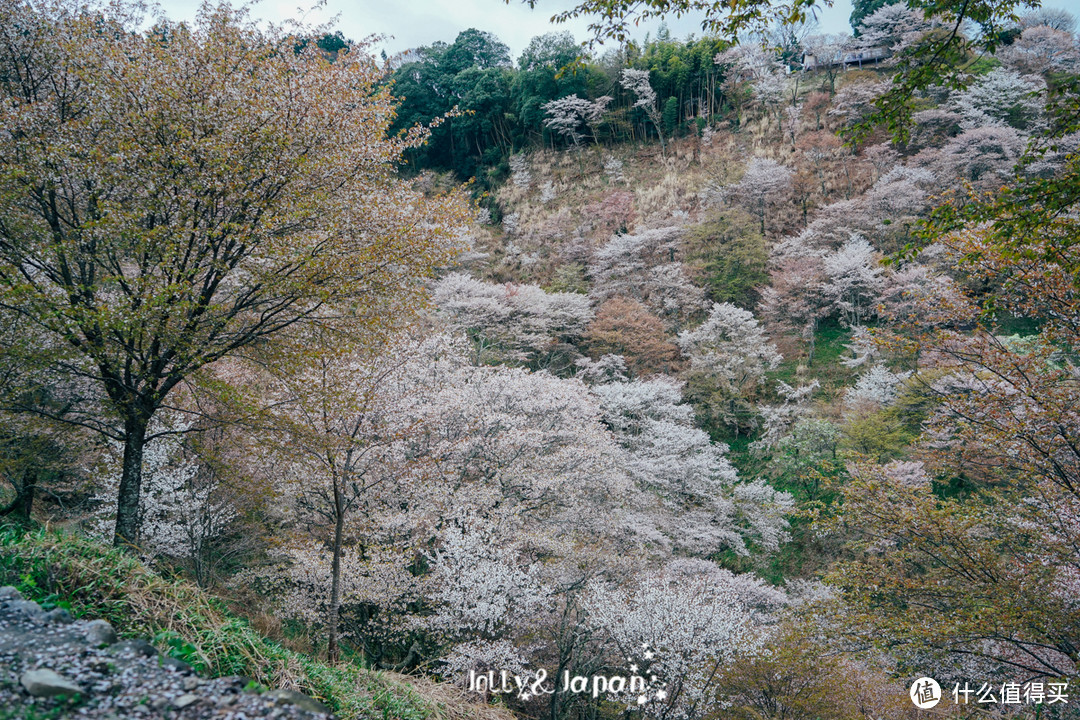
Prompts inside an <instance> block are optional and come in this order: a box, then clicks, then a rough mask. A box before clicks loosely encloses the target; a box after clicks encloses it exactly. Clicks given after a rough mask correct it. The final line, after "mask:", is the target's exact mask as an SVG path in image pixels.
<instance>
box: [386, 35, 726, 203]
mask: <svg viewBox="0 0 1080 720" xmlns="http://www.w3.org/2000/svg"><path fill="white" fill-rule="evenodd" d="M727 47H728V44H727V43H726V42H725V41H723V40H720V39H719V38H708V37H707V38H701V39H693V38H691V39H688V40H673V39H672V38H671V37H670V35H669V33H668V32H667V31H666V29H663V28H661V30H660V32H659V33H658V35H657V37H656V38H655V39H651V40H650V39H648V38H647V39H646V41H645V42H644V43H642V44H637V43H628V44H626V45H624V46H623V47H621V48H620V49H618V50H612V51H609V52H607V53H605V54H604V55H602V56H600V57H586V58H583V59H580V60H579V59H578V56H579V54H580V53H581V46H580V45H578V44H577V43H576V42H575V41H574V39H573V37H572V36H571V35H570V33H567V32H560V33H549V34H546V35H541V36H538V37H536V38H533V40H532V41H531V42H530V43H529V45H528V47H527V48H526V49H525V51H524V52H523V53H522V54H521V57H520V58H518V60H517V64H516V66H515V64H514V63H513V62H512V60H511V57H510V51H509V48H507V46H506V45H504V44H503V43H501V42H500V41H499V40H498V38H496V37H495V36H494V35H492V34H491V33H487V32H481V31H479V30H474V29H470V30H466V31H464V32H462V33H461V34H460V35H458V37H457V39H456V40H455V41H454V43H453V44H446V43H442V42H439V43H435V44H433V45H430V46H427V47H422V48H418V49H416V50H413V51H411V52H410V53H408V54H406V55H405V56H404V57H403V58H402V59H401V60H400V61H399V62H400V64H399V65H398V66H397V67H396V68H395V69H394V71H393V74H392V76H391V79H392V81H393V83H394V85H393V87H394V94H395V95H396V96H398V97H399V98H400V99H401V107H400V109H399V115H398V118H397V122H396V129H399V130H400V129H404V128H408V127H411V126H412V125H415V124H417V123H421V124H428V123H430V122H431V121H432V120H434V119H436V118H439V117H442V116H443V115H444V114H446V113H447V112H449V111H450V110H451V109H453V108H454V107H457V109H458V111H459V113H460V114H457V115H455V116H453V117H450V118H449V119H447V120H446V121H445V122H443V123H442V124H441V125H439V126H438V127H437V128H435V130H434V131H433V133H432V137H431V140H430V142H428V144H427V145H426V146H424V147H423V148H422V149H420V150H417V151H414V152H413V153H412V154H411V156H410V158H409V159H410V163H411V164H412V165H413V167H415V168H416V169H434V170H440V171H454V172H455V173H457V175H458V176H459V177H462V178H468V177H476V178H477V179H478V180H479V181H480V182H481V183H483V184H486V181H488V180H491V179H495V178H493V177H489V176H490V175H491V174H496V175H497V174H499V173H501V172H505V171H506V170H507V167H506V163H505V160H506V158H507V157H508V156H509V155H510V154H511V153H513V152H516V151H519V150H521V149H524V148H529V147H540V146H547V147H559V146H560V145H565V144H566V141H565V140H564V139H563V138H561V137H560V136H559V135H558V134H556V133H553V132H551V131H550V130H549V129H548V128H546V127H545V126H544V118H545V112H544V105H545V103H548V102H550V101H551V100H555V99H558V98H562V97H566V96H568V95H574V94H576V95H577V96H578V97H581V98H586V99H590V100H595V99H597V98H600V97H602V96H605V95H607V96H610V97H612V98H613V101H612V102H611V104H610V105H609V106H608V112H606V113H605V115H604V119H603V122H602V123H600V124H599V125H598V126H597V127H596V128H595V137H587V138H586V140H585V141H586V142H589V143H601V144H609V143H618V142H626V141H634V140H641V139H646V138H648V137H650V136H651V137H655V136H656V130H655V127H654V126H653V124H652V123H651V122H650V121H649V120H648V118H647V117H646V114H645V111H644V110H643V109H641V108H635V107H633V105H634V102H635V99H636V98H635V96H634V95H633V94H632V93H628V92H626V91H625V90H624V89H623V88H622V87H621V86H620V84H619V73H620V72H621V71H622V70H623V69H625V68H635V69H641V70H648V71H649V80H650V83H651V85H652V87H653V89H654V90H655V91H656V94H657V103H658V109H659V111H660V113H661V117H662V129H663V132H664V135H665V136H669V137H670V136H673V135H675V136H677V135H680V134H685V133H687V132H689V131H698V130H700V128H702V127H704V126H705V124H706V122H708V120H709V119H710V118H713V117H714V116H716V115H719V114H721V113H723V112H724V110H725V98H724V94H723V93H722V92H721V90H720V86H721V83H722V81H723V68H721V67H719V66H718V65H716V63H715V62H714V59H715V57H716V55H717V53H719V52H721V51H723V50H724V49H726V48H727Z"/></svg>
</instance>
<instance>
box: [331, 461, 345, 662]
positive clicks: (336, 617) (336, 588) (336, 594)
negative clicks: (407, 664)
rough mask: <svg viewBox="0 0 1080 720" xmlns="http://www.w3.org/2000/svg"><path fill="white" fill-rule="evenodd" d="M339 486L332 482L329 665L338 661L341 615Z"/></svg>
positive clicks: (342, 517) (342, 520)
mask: <svg viewBox="0 0 1080 720" xmlns="http://www.w3.org/2000/svg"><path fill="white" fill-rule="evenodd" d="M344 505H345V503H344V498H343V497H342V492H341V487H340V486H339V484H338V483H337V482H335V483H334V514H335V515H336V517H335V518H334V560H333V565H332V567H331V570H330V573H331V578H332V579H331V586H330V618H329V622H328V623H327V625H328V626H329V627H328V628H327V630H328V634H329V639H328V640H327V649H326V655H327V660H328V661H329V662H330V664H331V665H334V664H336V663H337V661H338V655H339V649H338V623H339V622H340V615H341V545H342V541H343V535H344V531H345V507H344Z"/></svg>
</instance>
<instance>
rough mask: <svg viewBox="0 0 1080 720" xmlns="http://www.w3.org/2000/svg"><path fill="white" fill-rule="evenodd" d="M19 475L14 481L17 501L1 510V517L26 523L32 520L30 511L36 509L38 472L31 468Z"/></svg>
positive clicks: (26, 468) (24, 469)
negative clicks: (8, 517)
mask: <svg viewBox="0 0 1080 720" xmlns="http://www.w3.org/2000/svg"><path fill="white" fill-rule="evenodd" d="M19 475H20V477H19V478H18V479H16V480H13V481H12V483H13V484H14V486H15V499H14V500H12V501H11V503H10V504H8V506H7V507H5V508H3V509H0V517H4V516H6V515H8V516H11V517H13V518H15V519H16V520H20V521H24V522H25V521H27V520H29V519H30V511H31V510H33V508H34V489H35V486H36V484H37V471H36V470H34V469H33V468H31V467H24V468H23V470H22V472H21V473H19Z"/></svg>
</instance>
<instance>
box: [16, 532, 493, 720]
mask: <svg viewBox="0 0 1080 720" xmlns="http://www.w3.org/2000/svg"><path fill="white" fill-rule="evenodd" d="M2 584H13V585H15V586H16V587H18V588H19V590H21V591H22V592H23V594H24V595H25V596H26V597H27V598H28V599H32V600H36V601H38V602H40V603H42V604H43V605H45V606H46V607H50V606H54V605H62V606H64V607H68V608H69V609H70V610H71V612H72V613H73V614H74V615H75V616H76V617H80V616H85V617H87V618H104V619H106V620H108V621H109V622H111V623H112V624H113V626H114V627H115V628H116V629H117V632H118V633H120V634H121V635H122V636H127V637H146V638H148V639H152V640H153V642H154V643H155V644H156V645H157V646H158V647H159V648H160V649H161V650H162V651H163V652H166V653H168V654H170V655H172V656H173V657H177V658H180V659H181V660H185V661H187V662H189V663H191V664H192V665H194V666H195V667H196V668H197V669H198V670H199V671H200V672H201V673H204V674H206V675H210V676H223V675H245V676H247V677H250V678H251V679H253V680H255V681H256V682H258V683H260V684H262V685H265V686H267V687H285V688H294V689H298V690H301V691H303V692H306V693H307V694H309V695H311V696H312V697H315V698H318V699H319V700H322V701H323V702H325V703H326V704H328V705H330V706H331V707H332V708H334V709H335V710H336V711H337V712H338V713H339V715H340V716H341V717H343V718H349V719H359V718H382V719H387V720H389V719H400V720H421V719H425V718H431V719H432V720H459V719H460V720H464V719H465V718H490V719H491V720H508V719H512V717H513V716H512V715H511V714H510V713H509V712H506V711H503V710H500V709H498V708H492V707H486V706H481V705H473V704H469V703H467V702H465V701H464V700H463V699H461V697H460V694H459V693H458V692H457V691H456V690H455V689H453V688H451V687H450V686H444V685H437V684H435V683H432V682H429V681H425V680H422V679H417V678H411V677H405V676H402V675H396V674H394V673H386V672H379V671H373V670H367V669H364V668H361V667H359V666H358V665H355V664H350V663H342V664H340V665H338V666H336V667H331V666H329V665H327V664H325V663H323V662H319V661H317V660H314V659H312V658H311V657H308V656H306V655H303V654H301V653H298V652H294V651H292V650H289V649H287V648H284V647H282V646H281V645H279V644H277V643H275V642H273V641H271V640H268V639H267V638H265V637H264V636H262V635H260V634H259V633H258V632H256V631H255V630H253V629H252V628H251V626H250V625H249V624H248V623H247V622H246V621H245V620H244V619H243V618H240V617H238V616H236V615H234V614H233V613H231V612H229V610H228V609H227V608H226V607H225V606H224V604H223V603H222V602H221V601H220V600H218V599H217V598H215V597H213V596H211V595H209V594H207V593H206V592H205V591H204V590H202V589H200V588H199V587H197V586H196V585H194V584H192V583H190V582H187V581H185V580H179V579H170V578H166V577H163V576H162V575H161V574H159V573H158V572H156V571H154V570H153V569H151V568H150V567H148V566H147V565H145V564H144V563H142V562H141V561H139V560H138V559H136V558H133V557H130V556H128V555H125V554H124V553H121V552H118V551H117V550H114V549H113V548H109V547H106V546H103V545H101V544H99V543H97V542H94V541H91V540H88V539H85V538H81V537H75V536H70V535H61V534H58V533H55V532H49V531H45V530H31V531H26V530H23V529H20V528H17V527H14V526H11V525H0V585H2Z"/></svg>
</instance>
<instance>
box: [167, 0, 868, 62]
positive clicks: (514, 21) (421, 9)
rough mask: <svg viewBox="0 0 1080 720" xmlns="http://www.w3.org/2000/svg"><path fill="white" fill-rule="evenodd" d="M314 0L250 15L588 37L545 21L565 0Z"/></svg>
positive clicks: (429, 33) (839, 24)
mask: <svg viewBox="0 0 1080 720" xmlns="http://www.w3.org/2000/svg"><path fill="white" fill-rule="evenodd" d="M159 1H160V2H161V6H162V7H163V9H164V10H165V13H166V14H167V15H168V16H169V17H170V18H172V19H173V20H190V19H191V18H193V17H194V15H195V10H196V8H198V6H199V0H159ZM313 5H314V2H298V0H262V1H261V2H258V3H257V4H255V6H254V8H253V14H254V15H255V16H256V17H259V18H263V19H265V20H269V21H271V22H281V21H283V20H287V19H289V18H301V17H304V18H305V19H306V20H307V21H308V22H312V23H317V22H324V21H326V20H329V19H331V18H332V17H334V16H335V15H336V16H338V22H337V28H338V29H339V30H341V32H342V33H343V34H344V35H345V36H346V37H348V38H351V39H353V40H359V39H361V38H364V37H367V36H368V35H387V36H390V38H389V39H388V40H386V41H385V42H382V43H379V44H378V45H377V46H376V47H377V48H378V49H384V50H386V53H387V54H388V55H393V54H395V53H398V52H401V51H403V50H408V49H409V48H414V47H419V46H421V45H430V44H431V43H433V42H436V41H438V40H442V41H444V42H447V43H451V42H453V41H454V38H455V37H457V34H458V33H459V32H461V31H462V30H467V29H469V28H477V29H478V30H486V31H488V32H490V33H494V34H495V36H496V37H498V38H499V39H500V40H502V41H503V42H504V43H506V44H507V45H509V46H510V56H511V57H512V58H514V59H515V60H517V58H518V56H519V55H521V51H522V50H524V49H525V46H526V45H528V44H529V40H530V39H532V38H533V37H535V36H536V35H542V34H544V33H546V32H553V31H559V30H568V31H570V33H572V34H573V35H574V37H575V38H577V39H578V40H579V41H582V40H586V39H588V37H589V32H588V30H587V27H588V21H587V20H576V21H573V22H569V23H565V24H562V25H555V24H552V23H551V22H549V20H550V18H551V16H552V15H554V14H555V13H556V12H558V11H559V10H562V9H568V8H569V7H571V6H572V3H570V2H568V1H567V0H539V2H538V8H537V9H536V10H530V9H529V7H528V6H527V5H525V4H524V3H522V2H521V1H520V0H511V2H510V3H509V4H507V3H505V2H503V1H502V0H326V2H325V4H324V5H323V6H322V7H321V8H320V9H318V10H314V11H313V10H310V8H311V7H312V6H313ZM850 14H851V0H836V2H835V3H834V5H833V7H831V8H823V9H821V10H820V22H821V27H820V31H821V32H829V33H839V32H844V33H846V32H850V31H851V28H850V26H849V25H848V16H849V15H850ZM658 27H659V23H652V24H650V25H649V26H647V27H645V26H643V27H642V28H640V29H639V32H638V33H637V39H643V38H644V37H645V33H646V32H651V33H653V34H655V32H656V29H657V28H658ZM668 27H669V28H670V30H671V33H672V35H673V36H675V37H678V38H684V37H686V36H687V35H689V34H690V33H696V34H697V35H699V36H700V35H701V18H700V17H696V18H695V17H693V16H686V17H683V18H681V19H679V20H671V21H669V22H668Z"/></svg>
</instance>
